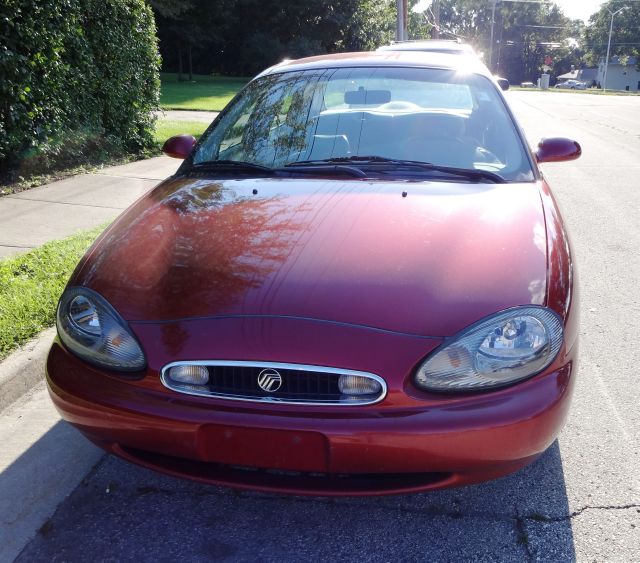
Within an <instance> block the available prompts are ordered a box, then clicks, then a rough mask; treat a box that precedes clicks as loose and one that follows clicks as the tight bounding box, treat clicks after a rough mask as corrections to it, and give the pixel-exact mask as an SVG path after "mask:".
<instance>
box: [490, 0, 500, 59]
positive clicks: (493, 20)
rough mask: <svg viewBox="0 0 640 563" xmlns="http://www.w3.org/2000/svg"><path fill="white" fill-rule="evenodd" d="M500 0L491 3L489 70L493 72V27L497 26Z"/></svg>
mask: <svg viewBox="0 0 640 563" xmlns="http://www.w3.org/2000/svg"><path fill="white" fill-rule="evenodd" d="M497 3H498V0H492V2H491V43H489V70H491V71H493V26H494V25H495V24H496V4H497Z"/></svg>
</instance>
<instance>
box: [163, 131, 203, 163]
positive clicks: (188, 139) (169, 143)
mask: <svg viewBox="0 0 640 563" xmlns="http://www.w3.org/2000/svg"><path fill="white" fill-rule="evenodd" d="M195 144H196V138H195V137H194V136H193V135H175V136H174V137H169V138H168V139H167V140H166V141H165V143H164V145H162V152H163V153H164V154H166V155H167V156H170V157H172V158H182V159H185V158H187V157H188V156H189V154H191V149H193V147H194V146H195Z"/></svg>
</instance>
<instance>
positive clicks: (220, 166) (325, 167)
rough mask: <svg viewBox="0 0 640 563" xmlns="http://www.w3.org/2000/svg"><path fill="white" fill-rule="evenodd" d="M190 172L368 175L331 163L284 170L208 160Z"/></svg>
mask: <svg viewBox="0 0 640 563" xmlns="http://www.w3.org/2000/svg"><path fill="white" fill-rule="evenodd" d="M192 170H194V171H198V170H234V171H239V172H241V171H245V172H261V173H263V174H269V175H273V174H279V173H280V174H281V173H286V174H295V173H303V174H327V173H332V174H345V173H346V174H350V175H351V176H356V177H357V178H366V177H367V176H368V175H367V174H366V173H365V172H363V171H362V170H360V169H359V168H356V167H355V166H340V165H335V164H332V163H326V162H319V163H312V162H309V163H307V162H304V163H302V164H301V165H299V163H297V162H295V163H293V164H287V165H285V167H284V168H269V167H268V166H264V165H262V164H255V163H253V162H245V161H242V160H208V161H206V162H199V163H198V164H194V165H193V166H192Z"/></svg>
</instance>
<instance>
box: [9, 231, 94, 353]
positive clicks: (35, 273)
mask: <svg viewBox="0 0 640 563" xmlns="http://www.w3.org/2000/svg"><path fill="white" fill-rule="evenodd" d="M105 227H106V225H102V226H100V227H97V228H95V229H92V230H90V231H84V232H81V233H78V234H76V235H73V236H71V237H69V238H66V239H64V240H60V241H53V242H49V243H47V244H45V245H44V246H41V247H40V248H37V249H35V250H32V251H30V252H27V253H26V254H20V255H18V256H14V257H10V258H4V259H2V260H0V359H2V358H4V357H6V356H7V355H8V354H9V353H10V352H11V351H12V350H14V349H15V348H17V347H18V346H19V345H20V344H24V343H25V342H27V341H28V340H29V339H31V338H33V337H34V336H36V335H37V334H38V333H39V332H40V331H42V330H44V329H45V328H47V327H49V326H51V325H53V324H54V322H55V310H56V305H57V303H58V299H59V297H60V295H61V294H62V290H63V289H64V287H65V285H66V283H67V280H68V279H69V276H70V275H71V273H72V272H73V270H74V268H75V267H76V264H77V263H78V261H79V260H80V258H81V257H82V255H83V254H84V253H85V251H86V250H87V248H88V247H89V246H90V245H91V243H92V242H93V241H94V240H95V238H96V237H97V236H98V235H99V234H100V233H101V232H102V231H103V230H104V229H105Z"/></svg>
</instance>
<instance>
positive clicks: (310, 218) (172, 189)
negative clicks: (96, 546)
mask: <svg viewBox="0 0 640 563" xmlns="http://www.w3.org/2000/svg"><path fill="white" fill-rule="evenodd" d="M544 225H545V223H544V215H543V211H542V206H541V201H540V194H539V186H538V185H537V184H535V183H523V184H491V185H484V184H473V183H460V184H458V183H451V182H397V181H395V182H380V181H368V180H339V179H335V178H332V179H328V180H322V179H302V180H301V179H273V178H266V179H226V180H212V179H202V178H195V179H194V178H171V179H169V180H167V181H165V182H163V183H162V184H160V185H159V186H158V187H156V188H155V189H154V190H153V191H151V192H150V193H149V194H147V195H146V196H144V197H143V198H142V199H140V200H139V201H138V202H137V203H136V204H134V205H133V206H132V207H131V208H130V209H129V210H127V211H126V212H125V213H124V214H123V215H122V216H121V217H120V218H119V219H118V220H117V221H116V222H115V223H114V224H113V225H112V226H111V227H110V228H109V229H108V230H107V231H106V232H105V233H104V234H103V235H102V236H101V238H100V239H99V240H98V241H97V242H96V244H95V245H94V246H93V247H92V249H91V250H90V252H89V253H87V256H85V258H84V259H83V261H82V262H81V264H80V265H79V266H78V269H77V270H76V273H75V274H74V277H73V279H72V281H71V284H73V285H84V286H88V287H91V288H92V289H94V290H96V291H97V292H99V293H100V294H102V295H103V296H104V297H105V298H106V299H107V300H108V301H109V302H110V303H111V304H112V305H113V306H114V307H115V309H116V310H117V311H118V312H119V313H120V314H121V315H122V316H123V318H124V319H126V320H128V321H169V320H177V319H185V318H204V317H220V316H279V317H297V318H305V319H318V320H326V321H330V322H337V323H346V324H353V325H360V326H368V327H375V328H378V329H383V330H388V331H394V332H400V333H408V334H416V335H423V336H448V335H452V334H454V333H455V332H457V331H459V330H460V329H462V328H463V327H465V326H467V325H469V324H471V323H473V322H475V321H477V320H478V319H480V318H482V317H484V316H486V315H488V314H491V313H493V312H496V311H499V310H502V309H505V308H508V307H512V306H516V305H523V304H531V303H533V304H542V303H544V301H545V291H546V277H547V259H546V237H545V226H544Z"/></svg>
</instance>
